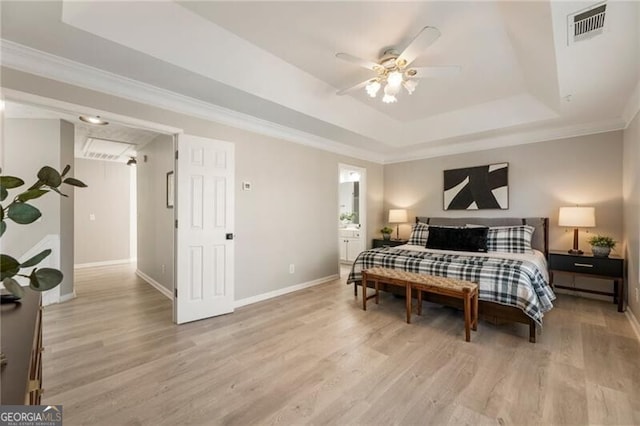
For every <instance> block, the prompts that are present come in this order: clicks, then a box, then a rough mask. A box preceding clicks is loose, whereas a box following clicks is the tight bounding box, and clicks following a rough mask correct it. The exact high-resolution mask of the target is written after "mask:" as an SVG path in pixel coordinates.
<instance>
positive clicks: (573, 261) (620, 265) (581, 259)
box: [549, 251, 624, 312]
mask: <svg viewBox="0 0 640 426" xmlns="http://www.w3.org/2000/svg"><path fill="white" fill-rule="evenodd" d="M549 272H550V280H551V283H552V284H553V275H554V274H555V273H566V274H572V275H578V276H586V277H590V278H600V279H603V280H609V281H613V292H607V291H599V290H590V289H583V288H574V287H567V286H560V285H555V286H554V287H555V288H561V289H566V290H575V291H582V292H585V293H592V294H600V295H604V296H613V302H614V303H617V304H618V312H623V311H624V300H623V299H624V259H623V258H621V257H617V256H610V257H595V256H593V255H592V254H589V253H585V254H569V253H567V252H562V251H552V252H550V253H549Z"/></svg>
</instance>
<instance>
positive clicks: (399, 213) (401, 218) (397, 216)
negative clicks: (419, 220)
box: [389, 209, 407, 240]
mask: <svg viewBox="0 0 640 426" xmlns="http://www.w3.org/2000/svg"><path fill="white" fill-rule="evenodd" d="M389 223H395V224H396V240H399V239H400V224H401V223H407V211H406V210H405V209H390V210H389Z"/></svg>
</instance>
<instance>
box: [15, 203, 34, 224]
mask: <svg viewBox="0 0 640 426" xmlns="http://www.w3.org/2000/svg"><path fill="white" fill-rule="evenodd" d="M7 216H8V217H9V219H11V220H13V221H14V222H15V223H19V224H21V225H27V224H29V223H33V222H35V221H36V220H38V218H39V217H40V216H42V213H40V210H38V209H37V208H35V207H33V206H32V205H31V204H27V203H14V204H11V205H10V206H9V212H8V213H7Z"/></svg>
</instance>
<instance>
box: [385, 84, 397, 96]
mask: <svg viewBox="0 0 640 426" xmlns="http://www.w3.org/2000/svg"><path fill="white" fill-rule="evenodd" d="M399 92H400V86H392V85H390V84H387V85H386V86H384V94H385V95H389V96H395V95H397V94H398V93H399Z"/></svg>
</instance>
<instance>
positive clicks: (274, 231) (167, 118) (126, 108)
mask: <svg viewBox="0 0 640 426" xmlns="http://www.w3.org/2000/svg"><path fill="white" fill-rule="evenodd" d="M2 73H3V74H2V77H3V78H2V84H3V86H4V87H7V88H11V89H15V90H20V91H23V92H27V93H36V94H39V95H41V96H46V97H50V98H53V99H59V100H62V101H67V102H72V103H75V104H79V105H87V106H91V107H94V108H96V109H100V110H103V111H107V112H108V111H113V112H114V113H117V114H121V115H125V116H130V117H134V118H138V119H143V120H149V121H153V122H156V123H162V124H165V125H168V126H174V127H178V128H181V129H184V131H185V133H188V134H192V135H196V136H202V137H209V138H213V139H220V140H224V141H229V142H233V143H234V144H235V146H236V194H235V195H236V197H235V198H236V206H235V207H236V214H235V223H236V229H235V232H236V233H237V236H238V237H237V240H236V246H235V261H236V266H235V294H236V299H243V298H246V297H250V296H256V295H259V294H262V293H265V292H268V291H273V290H277V289H281V288H285V287H287V286H290V285H294V284H300V283H304V282H308V281H311V280H315V279H319V278H322V277H326V276H330V275H333V274H338V238H337V232H338V229H337V223H338V217H337V212H338V163H346V164H351V165H355V166H360V167H364V168H366V169H367V194H366V198H367V218H368V219H367V220H368V227H367V234H368V241H369V244H370V240H371V238H373V237H375V236H378V235H379V233H378V230H379V229H380V227H381V226H382V216H383V212H382V199H383V179H382V175H383V171H382V169H383V168H382V165H379V164H372V163H370V162H367V161H362V160H357V159H354V158H351V157H347V156H342V155H337V154H332V153H329V152H325V151H320V150H317V149H313V148H309V147H306V146H302V145H298V144H294V143H290V142H286V141H283V140H279V139H275V138H271V137H267V136H263V135H259V134H256V133H252V132H249V131H244V130H239V129H236V128H232V127H229V126H225V125H222V124H219V123H214V122H211V121H207V120H203V119H198V118H194V117H190V116H187V115H183V114H178V113H174V112H170V111H166V110H162V109H159V108H155V107H152V106H148V105H143V104H140V103H136V102H132V101H128V100H125V99H122V98H118V97H115V96H111V95H108V94H104V93H99V92H95V91H91V90H87V89H82V88H79V87H75V86H72V85H68V84H64V83H60V82H57V81H53V80H48V79H45V78H42V77H37V76H34V75H30V74H26V73H22V72H19V71H15V70H11V69H7V68H3V69H2ZM242 181H252V183H253V184H254V189H253V190H252V191H244V192H243V191H242V190H241V188H240V183H241V182H242ZM290 263H295V264H296V272H295V273H294V274H289V264H290Z"/></svg>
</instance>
